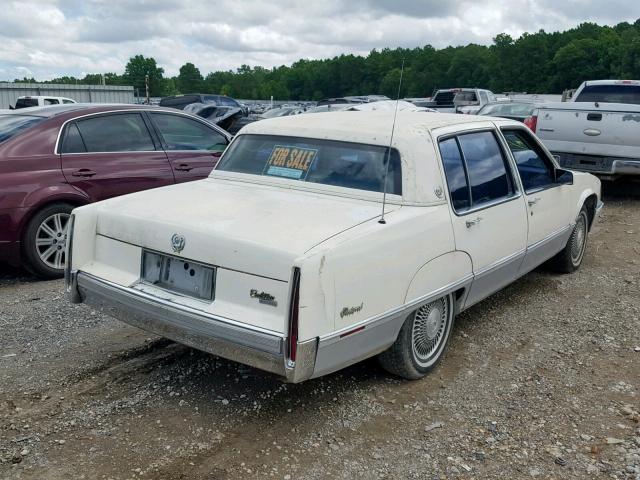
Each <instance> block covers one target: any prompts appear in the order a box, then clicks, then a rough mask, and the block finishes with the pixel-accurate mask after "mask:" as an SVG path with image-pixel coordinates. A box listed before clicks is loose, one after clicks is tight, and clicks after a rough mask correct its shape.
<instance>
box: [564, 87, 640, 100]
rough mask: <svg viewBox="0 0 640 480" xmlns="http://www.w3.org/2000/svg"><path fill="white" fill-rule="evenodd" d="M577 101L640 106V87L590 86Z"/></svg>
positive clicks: (581, 93) (585, 88)
mask: <svg viewBox="0 0 640 480" xmlns="http://www.w3.org/2000/svg"><path fill="white" fill-rule="evenodd" d="M575 101H576V102H602V103H632V104H635V105H640V85H588V86H586V87H584V89H583V90H582V91H581V92H580V95H578V97H577V98H576V99H575Z"/></svg>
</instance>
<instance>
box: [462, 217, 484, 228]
mask: <svg viewBox="0 0 640 480" xmlns="http://www.w3.org/2000/svg"><path fill="white" fill-rule="evenodd" d="M480 220H482V217H476V218H474V219H473V220H467V221H466V222H465V223H466V225H467V228H471V227H473V226H474V225H477V224H478V223H480Z"/></svg>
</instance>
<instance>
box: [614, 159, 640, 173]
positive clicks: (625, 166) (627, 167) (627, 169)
mask: <svg viewBox="0 0 640 480" xmlns="http://www.w3.org/2000/svg"><path fill="white" fill-rule="evenodd" d="M611 173H612V174H614V175H640V160H615V161H614V162H613V166H612V168H611Z"/></svg>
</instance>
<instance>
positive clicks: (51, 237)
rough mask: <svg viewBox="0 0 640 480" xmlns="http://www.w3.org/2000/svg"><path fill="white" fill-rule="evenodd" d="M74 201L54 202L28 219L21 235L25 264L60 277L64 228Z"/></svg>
mask: <svg viewBox="0 0 640 480" xmlns="http://www.w3.org/2000/svg"><path fill="white" fill-rule="evenodd" d="M72 210H73V205H70V204H68V203H53V204H51V205H48V206H46V207H45V208H43V209H42V210H40V211H39V212H38V213H36V214H35V215H34V216H33V218H32V219H31V220H30V221H29V223H28V225H27V228H26V229H25V233H24V237H23V249H24V257H25V260H26V265H25V266H26V267H27V269H29V270H30V271H31V272H33V273H34V274H36V275H38V276H40V277H44V278H59V277H62V276H63V274H64V266H65V262H66V252H65V249H66V245H67V228H68V226H69V218H70V217H71V211H72Z"/></svg>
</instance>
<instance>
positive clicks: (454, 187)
mask: <svg viewBox="0 0 640 480" xmlns="http://www.w3.org/2000/svg"><path fill="white" fill-rule="evenodd" d="M440 155H441V156H442V163H443V164H444V172H445V175H446V177H447V184H448V185H449V194H450V196H451V203H452V204H453V208H454V209H455V210H456V212H462V211H464V210H467V209H468V208H469V207H470V206H471V193H470V191H469V183H468V180H467V173H466V171H465V168H464V160H462V154H461V153H460V148H459V147H458V141H457V140H456V139H455V138H449V139H448V140H444V141H442V142H440Z"/></svg>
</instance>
